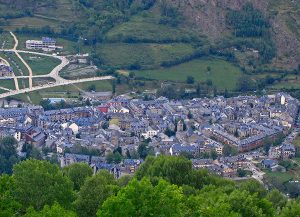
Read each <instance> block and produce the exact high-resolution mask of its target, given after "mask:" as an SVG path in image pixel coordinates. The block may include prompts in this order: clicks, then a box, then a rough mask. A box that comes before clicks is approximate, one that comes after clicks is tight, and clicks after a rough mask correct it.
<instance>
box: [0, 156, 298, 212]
mask: <svg viewBox="0 0 300 217" xmlns="http://www.w3.org/2000/svg"><path fill="white" fill-rule="evenodd" d="M92 174H93V172H92V169H91V168H90V167H89V166H88V165H86V164H73V165H71V166H68V167H65V168H63V169H60V168H59V167H58V166H57V165H53V164H51V163H49V162H47V161H38V160H26V161H23V162H21V163H19V164H16V165H15V166H14V169H13V175H12V176H8V175H2V176H1V177H0V186H1V188H0V216H25V217H45V216H63V217H64V216H66V217H67V216H68V217H76V216H79V217H96V216H98V217H106V216H110V217H112V216H115V217H118V216H124V217H127V216H128V217H131V216H175V217H176V216H178V217H187V216H189V217H190V216H195V217H196V216H204V217H211V216H253V217H274V216H280V217H287V216H299V215H300V204H299V201H297V200H290V201H288V200H287V198H285V196H283V195H282V194H281V193H280V192H279V191H277V190H271V191H269V192H268V191H267V190H266V189H265V188H264V187H263V186H262V185H260V183H258V182H256V181H254V180H248V181H244V182H242V183H239V184H237V183H235V182H233V181H229V180H226V179H223V178H220V177H217V176H214V175H211V174H209V173H208V172H207V171H206V170H193V169H192V164H191V162H190V161H189V160H187V159H185V158H181V157H166V156H160V157H157V158H154V157H148V158H147V159H146V161H145V163H144V164H143V165H142V166H141V167H140V169H139V170H138V171H137V173H136V174H135V176H134V177H129V176H123V177H122V178H121V179H119V180H115V179H114V177H113V176H112V175H111V174H109V173H108V172H107V171H100V172H99V173H97V174H96V175H92Z"/></svg>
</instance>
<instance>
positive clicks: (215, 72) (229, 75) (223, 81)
mask: <svg viewBox="0 0 300 217" xmlns="http://www.w3.org/2000/svg"><path fill="white" fill-rule="evenodd" d="M207 67H210V68H211V70H210V71H208V70H207ZM135 74H136V76H137V77H144V78H150V79H156V80H161V81H178V82H185V81H186V78H187V76H193V77H194V78H195V80H196V81H198V82H205V81H207V80H208V79H210V80H211V81H212V82H213V85H215V86H216V87H217V88H219V89H228V90H232V89H234V88H235V87H236V83H237V80H238V78H239V77H240V76H241V71H240V69H239V68H237V67H235V66H233V65H232V64H231V63H229V62H226V61H224V60H221V59H197V60H192V61H190V62H187V63H183V64H180V65H178V66H173V67H170V68H162V69H157V70H140V71H135Z"/></svg>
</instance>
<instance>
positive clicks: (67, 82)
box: [0, 32, 114, 98]
mask: <svg viewBox="0 0 300 217" xmlns="http://www.w3.org/2000/svg"><path fill="white" fill-rule="evenodd" d="M10 34H11V35H12V37H13V38H14V40H15V45H14V47H13V49H0V52H13V53H15V54H16V56H17V57H18V58H19V59H20V60H21V62H22V63H23V64H24V65H25V67H26V68H27V69H28V72H29V75H28V76H25V75H21V76H16V75H15V74H13V75H12V76H7V77H0V82H1V80H7V79H13V80H14V83H15V87H16V90H11V91H9V92H6V93H2V94H0V98H5V97H8V96H14V95H18V94H21V93H28V92H32V91H36V90H42V89H47V88H51V87H57V86H63V85H71V84H77V83H82V82H89V81H101V80H111V79H114V77H113V76H101V77H92V78H84V79H77V80H66V79H64V78H62V77H60V75H59V73H60V71H61V70H62V69H63V68H64V67H66V66H67V65H68V64H69V63H70V62H69V60H68V59H67V57H65V56H58V55H51V54H46V53H40V52H34V51H26V50H18V49H17V48H18V44H19V41H18V39H17V37H16V36H15V34H14V33H12V32H10ZM20 53H25V54H34V55H40V56H48V57H52V58H57V59H59V60H60V61H61V63H60V64H59V65H58V66H56V67H55V68H54V69H53V70H52V71H51V72H50V73H49V74H46V75H33V72H32V69H31V67H30V66H29V65H28V64H27V62H26V61H25V60H24V59H23V58H22V56H21V55H20ZM3 61H6V60H5V59H3ZM6 62H7V61H6ZM21 78H28V80H29V81H28V82H29V87H28V88H24V89H20V88H19V83H18V79H21ZM33 78H53V79H54V80H55V82H54V83H50V82H49V83H48V84H45V85H42V86H33V82H32V80H33ZM0 89H3V88H1V87H0ZM6 90H9V89H6Z"/></svg>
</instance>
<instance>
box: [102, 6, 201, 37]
mask: <svg viewBox="0 0 300 217" xmlns="http://www.w3.org/2000/svg"><path fill="white" fill-rule="evenodd" d="M154 10H155V9H152V10H150V11H147V12H143V13H141V14H138V15H135V16H133V17H131V19H130V20H129V21H128V22H126V23H122V24H120V25H118V26H116V27H114V28H113V29H111V30H110V31H109V32H108V33H107V34H106V39H107V40H108V41H126V40H138V41H152V42H153V41H155V42H164V41H168V42H170V41H184V40H189V39H190V38H191V36H193V38H195V37H196V36H195V33H192V32H191V31H190V30H187V29H185V28H184V27H181V26H179V27H171V26H168V25H162V24H159V21H160V18H161V17H160V15H159V13H155V12H153V11H154Z"/></svg>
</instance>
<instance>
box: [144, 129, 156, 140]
mask: <svg viewBox="0 0 300 217" xmlns="http://www.w3.org/2000/svg"><path fill="white" fill-rule="evenodd" d="M158 133H159V131H158V130H154V129H152V127H148V128H147V130H146V132H145V133H142V136H143V137H144V138H145V139H148V138H152V137H154V136H156V135H157V134H158Z"/></svg>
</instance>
